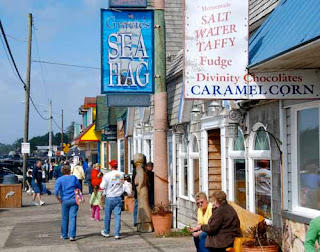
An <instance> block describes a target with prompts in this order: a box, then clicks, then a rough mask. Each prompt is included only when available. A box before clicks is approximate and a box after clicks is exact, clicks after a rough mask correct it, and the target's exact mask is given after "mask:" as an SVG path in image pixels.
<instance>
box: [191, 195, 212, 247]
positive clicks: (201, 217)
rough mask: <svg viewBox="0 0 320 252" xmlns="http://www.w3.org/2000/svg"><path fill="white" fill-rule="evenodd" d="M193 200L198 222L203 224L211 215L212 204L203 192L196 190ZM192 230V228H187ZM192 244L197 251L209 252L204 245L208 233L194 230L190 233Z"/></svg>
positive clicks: (206, 222)
mask: <svg viewBox="0 0 320 252" xmlns="http://www.w3.org/2000/svg"><path fill="white" fill-rule="evenodd" d="M194 198H195V200H196V203H197V207H198V224H199V225H205V224H208V221H209V219H210V217H211V215H212V204H211V203H210V202H208V199H207V195H206V194H205V193H204V192H198V193H197V194H196V195H195V197H194ZM189 231H190V232H192V231H193V228H189ZM192 236H193V241H194V245H195V246H196V248H197V252H209V251H210V250H209V249H207V248H206V247H205V242H206V238H207V236H208V234H207V233H206V232H204V231H201V230H200V231H195V232H193V233H192Z"/></svg>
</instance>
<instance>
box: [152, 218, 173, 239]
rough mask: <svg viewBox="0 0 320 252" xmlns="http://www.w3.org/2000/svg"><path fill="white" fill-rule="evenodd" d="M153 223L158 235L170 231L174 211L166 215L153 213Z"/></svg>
mask: <svg viewBox="0 0 320 252" xmlns="http://www.w3.org/2000/svg"><path fill="white" fill-rule="evenodd" d="M151 218H152V224H153V228H154V232H155V234H156V235H164V234H166V233H169V232H170V230H171V225H172V213H166V214H164V215H159V214H152V216H151Z"/></svg>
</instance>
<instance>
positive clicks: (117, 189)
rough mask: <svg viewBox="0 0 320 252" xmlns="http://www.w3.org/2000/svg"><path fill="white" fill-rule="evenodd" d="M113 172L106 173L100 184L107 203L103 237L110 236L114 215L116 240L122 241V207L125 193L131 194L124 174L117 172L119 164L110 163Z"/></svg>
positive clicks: (114, 161) (112, 161)
mask: <svg viewBox="0 0 320 252" xmlns="http://www.w3.org/2000/svg"><path fill="white" fill-rule="evenodd" d="M109 166H110V169H111V171H110V172H108V173H106V174H105V175H104V176H103V178H102V182H101V184H100V188H101V189H103V190H104V194H105V195H106V201H105V217H104V230H101V235H102V236H104V237H109V236H110V220H111V214H112V212H113V214H114V221H115V226H114V238H115V239H120V229H121V207H122V198H121V195H122V194H123V192H127V193H128V194H131V192H130V191H129V188H125V187H124V173H123V172H121V171H118V170H117V167H118V162H117V161H116V160H111V161H110V162H109Z"/></svg>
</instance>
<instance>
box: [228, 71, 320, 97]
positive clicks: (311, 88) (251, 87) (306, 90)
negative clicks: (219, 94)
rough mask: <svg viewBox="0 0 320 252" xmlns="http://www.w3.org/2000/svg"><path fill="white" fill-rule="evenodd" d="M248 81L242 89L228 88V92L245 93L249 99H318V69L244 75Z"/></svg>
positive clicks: (319, 81) (319, 92)
mask: <svg viewBox="0 0 320 252" xmlns="http://www.w3.org/2000/svg"><path fill="white" fill-rule="evenodd" d="M243 81H246V82H248V85H247V86H244V88H243V89H242V90H240V89H239V88H238V87H232V88H230V89H229V91H228V92H229V93H230V94H231V93H232V94H235V95H237V93H238V94H240V92H241V94H242V95H247V97H248V98H249V99H312V98H314V99H319V98H320V96H319V95H320V85H319V83H320V74H319V70H296V71H288V72H278V73H276V72H274V73H255V74H254V73H251V74H248V75H245V76H244V78H243Z"/></svg>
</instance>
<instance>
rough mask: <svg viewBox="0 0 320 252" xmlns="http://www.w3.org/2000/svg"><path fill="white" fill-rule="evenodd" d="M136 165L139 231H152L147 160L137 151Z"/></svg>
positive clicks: (135, 156)
mask: <svg viewBox="0 0 320 252" xmlns="http://www.w3.org/2000/svg"><path fill="white" fill-rule="evenodd" d="M133 161H134V164H135V166H136V177H135V181H134V183H135V185H136V190H137V195H138V221H137V230H138V232H152V231H153V226H152V220H151V208H150V205H149V198H148V177H147V173H146V171H145V168H144V164H145V162H146V157H145V155H143V154H141V153H137V154H135V155H134V157H133Z"/></svg>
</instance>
